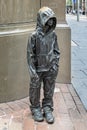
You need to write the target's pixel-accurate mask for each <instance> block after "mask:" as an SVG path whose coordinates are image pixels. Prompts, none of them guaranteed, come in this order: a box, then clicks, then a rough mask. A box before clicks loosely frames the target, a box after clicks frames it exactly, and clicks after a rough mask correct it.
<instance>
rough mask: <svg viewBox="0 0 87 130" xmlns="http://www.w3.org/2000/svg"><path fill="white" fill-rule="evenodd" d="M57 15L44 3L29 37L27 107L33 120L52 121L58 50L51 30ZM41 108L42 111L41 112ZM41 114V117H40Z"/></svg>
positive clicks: (54, 25) (55, 37) (53, 27)
mask: <svg viewBox="0 0 87 130" xmlns="http://www.w3.org/2000/svg"><path fill="white" fill-rule="evenodd" d="M56 23H57V19H56V17H55V14H54V12H53V11H52V10H51V9H50V8H48V7H43V8H41V9H40V10H39V11H38V14H37V26H36V30H35V32H34V33H32V35H31V38H29V40H28V46H27V61H28V66H29V72H30V90H29V98H30V103H31V105H30V108H31V112H32V115H33V118H34V120H35V121H38V122H40V121H43V120H44V117H45V118H46V121H47V122H48V123H53V122H54V117H53V114H52V111H53V94H54V88H55V80H56V77H57V73H58V67H59V66H58V62H59V56H60V51H59V47H58V43H57V36H56V34H55V32H54V30H55V27H56ZM41 82H43V90H44V98H43V100H42V106H41V104H40V89H41ZM42 110H43V113H42ZM43 115H44V117H43Z"/></svg>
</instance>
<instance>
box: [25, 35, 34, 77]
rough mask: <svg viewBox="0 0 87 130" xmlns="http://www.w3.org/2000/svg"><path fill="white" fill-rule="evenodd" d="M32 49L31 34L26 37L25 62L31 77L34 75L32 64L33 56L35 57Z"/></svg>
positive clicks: (32, 37) (32, 38)
mask: <svg viewBox="0 0 87 130" xmlns="http://www.w3.org/2000/svg"><path fill="white" fill-rule="evenodd" d="M34 49H35V37H34V36H33V35H32V36H31V37H30V38H29V39H28V44H27V62H28V67H29V68H28V69H29V72H30V76H31V77H34V76H35V75H36V68H35V65H34V57H35V53H34Z"/></svg>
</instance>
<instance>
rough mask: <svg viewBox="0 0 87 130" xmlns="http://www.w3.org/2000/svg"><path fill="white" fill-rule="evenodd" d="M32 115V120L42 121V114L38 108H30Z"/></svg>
mask: <svg viewBox="0 0 87 130" xmlns="http://www.w3.org/2000/svg"><path fill="white" fill-rule="evenodd" d="M32 115H33V118H34V120H35V121H37V122H42V121H43V120H44V118H43V114H42V112H41V109H40V108H34V109H33V110H32Z"/></svg>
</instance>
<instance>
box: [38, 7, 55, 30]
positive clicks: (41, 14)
mask: <svg viewBox="0 0 87 130" xmlns="http://www.w3.org/2000/svg"><path fill="white" fill-rule="evenodd" d="M49 20H52V21H53V22H52V24H51V26H49V27H48V26H47V23H48V21H49ZM56 23H57V19H56V17H55V14H54V12H53V11H52V9H50V8H48V7H42V8H41V9H40V10H39V11H38V14H37V27H36V28H37V29H38V30H40V31H41V30H42V32H43V33H48V32H51V31H53V30H54V29H55V27H56Z"/></svg>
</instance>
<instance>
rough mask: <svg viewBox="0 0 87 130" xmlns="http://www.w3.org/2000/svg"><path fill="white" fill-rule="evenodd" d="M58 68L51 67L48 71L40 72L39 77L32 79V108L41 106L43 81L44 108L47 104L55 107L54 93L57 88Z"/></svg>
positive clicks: (30, 91) (30, 97)
mask: <svg viewBox="0 0 87 130" xmlns="http://www.w3.org/2000/svg"><path fill="white" fill-rule="evenodd" d="M57 73H58V70H56V71H55V70H54V69H50V70H49V71H46V72H38V73H37V74H38V77H39V79H38V80H36V81H33V80H32V79H31V81H30V88H29V99H30V103H31V105H30V108H31V109H33V108H37V107H40V90H41V83H43V92H44V93H43V95H44V98H43V99H42V108H44V107H45V106H49V107H50V108H53V94H54V88H55V80H56V77H57Z"/></svg>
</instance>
